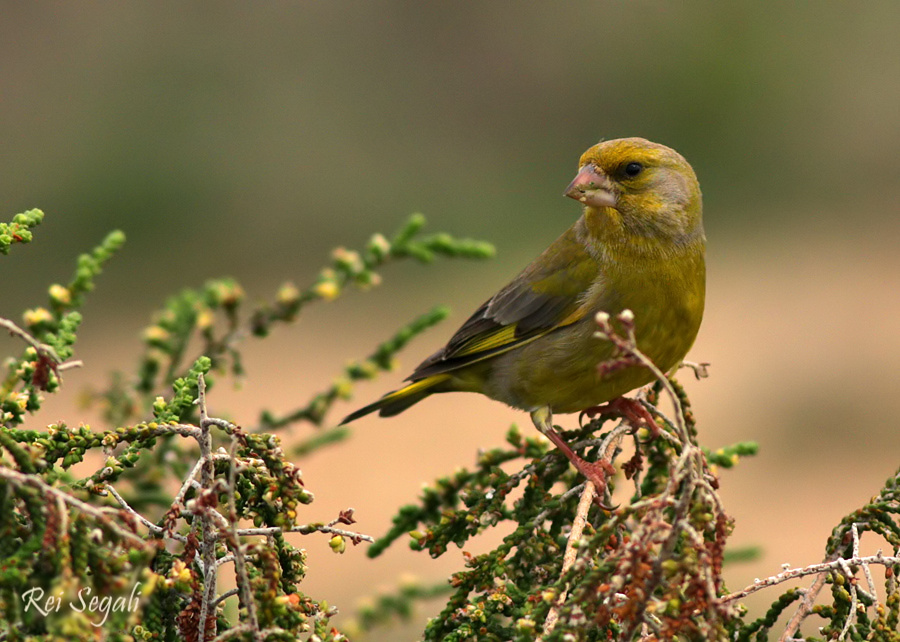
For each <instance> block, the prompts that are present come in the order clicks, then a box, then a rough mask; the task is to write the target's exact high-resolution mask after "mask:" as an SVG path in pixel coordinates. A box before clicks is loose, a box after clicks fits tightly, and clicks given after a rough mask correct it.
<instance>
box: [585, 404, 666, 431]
mask: <svg viewBox="0 0 900 642" xmlns="http://www.w3.org/2000/svg"><path fill="white" fill-rule="evenodd" d="M581 414H582V415H587V416H588V417H589V418H591V419H593V418H594V417H598V416H602V417H608V416H619V417H622V418H623V419H624V420H625V421H627V422H628V423H629V424H631V427H632V428H633V429H634V430H635V431H637V430H638V429H640V428H646V429H647V430H649V431H650V436H651V438H653V439H655V438H656V437H659V432H660V428H659V426H658V425H657V423H656V421H655V420H654V419H653V416H652V415H651V414H650V413H649V412H647V409H646V408H644V406H643V404H641V402H640V401H638V400H637V399H631V398H630V397H619V398H617V399H613V400H612V401H607V402H606V403H605V404H601V405H599V406H594V407H593V408H587V409H586V410H583V411H582V413H581Z"/></svg>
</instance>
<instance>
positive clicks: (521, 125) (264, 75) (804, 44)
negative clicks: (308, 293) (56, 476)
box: [0, 0, 900, 298]
mask: <svg viewBox="0 0 900 642" xmlns="http://www.w3.org/2000/svg"><path fill="white" fill-rule="evenodd" d="M3 13H4V16H3V20H2V21H0V56H2V59H3V60H4V64H3V65H2V67H0V86H2V87H3V100H2V101H0V122H2V123H3V129H4V132H5V133H4V154H2V156H0V193H2V194H3V195H4V198H5V200H6V208H5V209H6V210H7V211H19V210H23V209H26V208H28V207H32V206H34V205H35V204H40V205H41V206H42V207H43V208H44V209H45V210H46V211H47V212H48V213H51V214H53V218H52V220H54V221H58V222H55V223H54V224H53V225H52V226H49V225H48V226H47V230H46V231H45V233H46V234H48V236H49V237H50V238H48V242H50V241H51V240H52V238H54V237H55V238H56V239H58V242H60V243H65V242H72V243H81V244H84V243H86V242H90V241H89V239H94V238H96V237H97V236H98V235H99V234H101V233H103V231H105V230H107V229H109V228H111V227H119V228H122V229H123V230H124V231H125V232H126V233H127V234H128V236H129V238H130V239H132V241H131V243H132V253H130V256H129V257H127V259H126V260H127V261H129V266H128V269H126V270H125V271H123V272H122V274H124V275H125V276H121V277H117V278H121V279H122V282H123V283H124V282H126V280H127V279H128V278H130V277H128V276H127V275H128V274H129V273H133V272H134V271H142V272H143V271H145V270H146V269H147V266H151V267H152V270H153V272H152V276H153V278H152V279H150V282H149V283H148V284H147V288H148V290H145V291H144V292H142V293H134V294H133V295H132V296H138V295H141V296H146V295H147V294H150V295H151V296H154V297H157V298H161V297H162V296H163V295H164V294H165V293H167V292H170V291H171V290H172V288H173V287H174V286H180V285H185V284H184V283H183V274H180V273H179V272H178V270H180V269H181V268H182V267H183V264H181V265H177V266H176V265H174V264H173V263H172V262H171V261H167V260H163V259H164V258H165V257H170V256H174V255H184V254H186V253H189V252H192V251H194V252H196V251H197V247H198V246H199V245H200V244H203V243H205V244H207V247H208V248H209V249H210V250H214V251H208V252H204V255H203V261H202V264H201V262H200V260H199V259H198V260H197V261H196V263H197V272H198V273H197V274H196V282H200V281H201V280H202V279H204V278H207V277H210V276H220V275H221V274H223V273H231V274H236V276H240V277H243V278H252V277H255V276H264V275H266V274H267V273H269V272H270V271H271V270H272V268H273V263H272V262H267V261H265V260H264V261H260V257H290V259H291V261H292V262H294V261H295V262H296V263H297V265H296V269H297V270H298V272H299V271H300V270H301V269H302V268H303V267H307V268H310V267H312V266H315V265H318V264H319V263H320V262H321V259H322V250H321V249H320V248H323V247H332V246H334V245H337V244H341V243H343V244H353V243H356V242H358V241H362V240H363V238H364V236H365V235H366V234H368V233H369V232H370V231H371V230H372V229H379V228H384V227H392V226H393V225H394V224H396V222H397V221H398V220H399V219H400V218H401V217H404V216H405V215H406V214H408V213H409V212H411V211H416V210H419V211H423V212H425V213H426V214H427V215H429V216H430V217H431V219H432V220H433V221H434V223H435V225H436V226H437V227H438V228H443V229H449V230H450V231H451V232H461V231H466V232H467V233H471V234H473V235H476V236H481V237H485V238H491V239H496V240H497V241H498V247H499V250H500V252H501V260H503V261H504V263H505V262H506V261H507V260H508V261H509V262H510V266H513V265H517V264H519V263H521V262H522V261H523V260H525V259H527V258H528V257H530V256H532V255H533V254H534V253H535V252H537V251H539V250H540V249H541V248H542V247H544V246H545V245H546V244H547V242H548V241H549V239H552V238H553V237H554V236H555V235H556V234H557V233H558V232H560V231H562V230H564V229H565V228H566V227H567V226H568V225H569V224H570V222H571V220H572V219H573V218H574V217H575V216H576V215H577V210H576V208H575V206H574V204H572V203H566V202H564V201H563V199H562V196H561V192H562V189H563V187H564V186H565V185H566V184H567V183H568V181H569V180H570V178H571V173H572V171H573V169H574V167H575V163H576V160H577V158H578V155H579V154H580V153H581V151H583V150H584V149H585V148H587V147H588V146H589V145H591V144H592V143H594V142H596V141H597V140H598V139H599V138H601V137H606V138H609V137H619V136H625V135H642V136H645V137H648V138H651V139H655V140H659V141H661V142H665V143H667V144H669V145H671V146H673V147H675V148H677V149H678V150H679V151H682V152H683V153H684V154H685V155H686V156H687V157H688V159H689V160H690V161H691V162H692V163H693V164H694V166H695V168H696V169H697V170H698V173H699V175H700V177H701V181H702V184H703V187H704V191H705V193H706V202H707V213H708V217H707V219H708V227H709V228H711V229H712V230H713V231H715V236H716V237H717V238H719V239H723V238H727V237H728V234H729V230H746V229H757V228H758V227H759V226H761V225H765V226H768V225H772V224H776V223H779V222H781V221H783V220H791V221H793V222H794V223H796V224H797V226H798V227H799V228H801V229H802V227H803V226H804V225H815V226H816V228H817V229H821V228H822V227H826V228H827V227H831V228H833V231H834V232H835V233H836V234H841V233H845V232H846V231H847V230H846V228H847V225H846V222H845V221H844V220H843V219H842V216H841V214H842V212H843V210H844V208H849V207H853V208H856V210H855V212H856V214H855V219H854V220H855V225H859V224H860V223H863V224H866V225H871V226H875V225H879V224H880V223H881V222H882V221H883V220H885V219H887V218H888V217H893V215H894V213H895V210H896V207H895V205H896V202H897V200H900V199H898V187H897V186H896V184H895V180H894V179H895V177H896V176H897V175H898V171H900V157H898V156H897V154H896V153H895V151H894V150H895V149H896V148H897V146H898V143H900V119H897V117H896V106H897V104H898V99H900V40H898V39H897V38H896V34H897V33H898V32H900V4H898V3H896V2H894V1H893V0H884V1H871V2H866V3H843V2H818V3H815V4H808V3H779V4H777V5H768V4H761V3H756V2H752V1H749V0H747V1H742V2H728V3H716V2H687V3H670V2H651V1H642V2H630V3H605V2H597V1H596V0H580V1H575V2H568V3H565V4H564V5H557V4H548V3H513V2H508V1H507V2H491V3H457V2H447V1H444V2H431V3H425V4H423V3H418V2H412V1H406V2H384V1H382V2H367V3H363V2H346V1H338V2H299V1H294V2H285V1H282V2H268V3H258V2H250V3H246V2H221V3H216V4H214V5H210V4H206V3H196V4H184V3H173V2H168V3H125V4H120V3H99V2H85V3H77V4H48V3H15V4H9V5H7V6H6V7H5V8H4V12H3ZM788 212H789V213H788ZM798 217H799V220H798ZM803 217H807V218H806V219H804V218H803ZM248 220H252V221H253V223H252V225H248ZM51 228H52V229H51ZM348 230H349V232H348ZM66 256H67V255H66ZM504 257H505V258H504ZM24 260H25V259H23V261H24ZM34 260H37V259H34ZM291 267H292V268H293V267H295V266H293V265H292V266H291ZM498 269H500V268H498ZM282 277H283V273H282ZM23 291H27V290H26V289H24V288H23Z"/></svg>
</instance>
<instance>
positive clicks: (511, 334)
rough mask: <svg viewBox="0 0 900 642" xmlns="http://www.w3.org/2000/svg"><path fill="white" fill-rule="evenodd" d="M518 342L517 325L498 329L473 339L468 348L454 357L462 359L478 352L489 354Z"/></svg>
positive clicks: (461, 350)
mask: <svg viewBox="0 0 900 642" xmlns="http://www.w3.org/2000/svg"><path fill="white" fill-rule="evenodd" d="M515 340H516V324H512V325H507V326H503V327H502V328H497V329H496V330H494V331H493V332H488V333H487V334H485V335H483V336H479V337H472V339H471V341H469V342H468V343H467V344H466V346H465V347H464V348H462V349H460V350H459V351H457V352H456V353H455V354H454V355H453V356H454V357H461V356H465V355H467V354H475V353H478V352H487V351H488V350H493V349H494V348H500V347H502V346H505V345H508V344H510V343H513V342H515Z"/></svg>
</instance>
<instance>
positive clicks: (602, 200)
mask: <svg viewBox="0 0 900 642" xmlns="http://www.w3.org/2000/svg"><path fill="white" fill-rule="evenodd" d="M565 196H568V197H569V198H574V199H575V200H576V201H578V202H580V203H584V204H585V205H590V206H591V207H615V206H616V202H617V201H618V198H617V196H616V193H615V192H614V191H613V186H612V183H611V182H610V181H609V179H608V178H607V177H606V176H604V175H603V174H602V173H601V172H599V171H598V170H597V168H596V167H594V164H593V163H588V164H587V165H585V166H584V167H582V168H581V170H579V172H578V175H577V176H576V177H575V180H573V181H572V182H571V183H569V186H568V187H567V188H566V191H565Z"/></svg>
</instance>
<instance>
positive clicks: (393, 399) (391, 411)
mask: <svg viewBox="0 0 900 642" xmlns="http://www.w3.org/2000/svg"><path fill="white" fill-rule="evenodd" d="M449 378H450V375H449V374H436V375H432V376H430V377H425V378H424V379H420V380H419V381H413V382H412V383H411V384H409V385H408V386H405V387H403V388H400V390H395V391H394V392H389V393H387V394H386V395H385V396H383V397H382V398H381V399H379V400H378V401H376V402H375V403H370V404H369V405H368V406H365V407H363V408H360V409H359V410H357V411H356V412H351V413H350V414H349V415H347V416H346V417H344V420H343V421H341V424H340V425H342V426H343V425H344V424H349V423H350V422H351V421H356V420H357V419H359V418H360V417H364V416H365V415H368V414H369V413H370V412H375V411H376V410H378V411H379V412H378V414H379V415H381V416H382V417H393V416H394V415H396V414H399V413H401V412H403V411H404V410H406V409H407V408H409V407H410V406H411V405H413V404H415V403H418V402H419V401H422V399H424V398H425V397H427V396H428V395H430V394H432V393H434V392H437V391H436V390H434V387H435V386H436V385H438V384H441V383H443V382H445V381H446V380H447V379H449Z"/></svg>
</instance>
